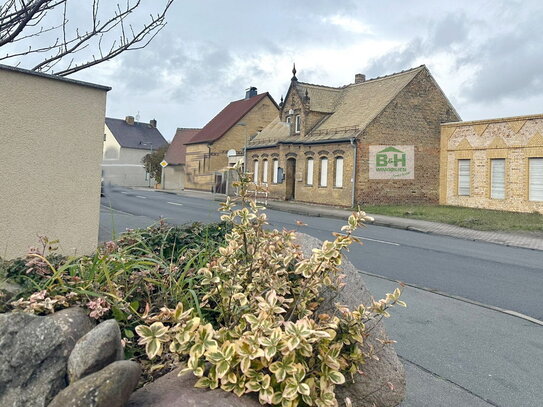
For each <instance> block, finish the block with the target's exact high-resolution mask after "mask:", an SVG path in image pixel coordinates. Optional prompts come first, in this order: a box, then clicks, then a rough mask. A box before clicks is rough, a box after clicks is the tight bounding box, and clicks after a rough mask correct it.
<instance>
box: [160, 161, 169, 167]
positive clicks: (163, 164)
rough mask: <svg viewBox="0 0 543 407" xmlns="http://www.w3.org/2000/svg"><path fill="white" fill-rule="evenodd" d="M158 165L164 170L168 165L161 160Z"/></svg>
mask: <svg viewBox="0 0 543 407" xmlns="http://www.w3.org/2000/svg"><path fill="white" fill-rule="evenodd" d="M160 165H161V167H162V168H165V167H166V166H167V165H168V163H167V162H166V161H165V160H162V161H161V162H160Z"/></svg>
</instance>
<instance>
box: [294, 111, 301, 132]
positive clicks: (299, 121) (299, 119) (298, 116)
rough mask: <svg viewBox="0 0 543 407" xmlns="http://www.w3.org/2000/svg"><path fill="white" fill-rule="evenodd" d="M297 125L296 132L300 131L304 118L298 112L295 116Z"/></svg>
mask: <svg viewBox="0 0 543 407" xmlns="http://www.w3.org/2000/svg"><path fill="white" fill-rule="evenodd" d="M295 126H296V127H295V128H294V132H296V133H299V132H300V130H301V129H302V119H301V117H300V115H299V114H297V115H296V117H295Z"/></svg>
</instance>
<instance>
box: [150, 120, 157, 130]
mask: <svg viewBox="0 0 543 407" xmlns="http://www.w3.org/2000/svg"><path fill="white" fill-rule="evenodd" d="M149 124H150V125H151V127H152V128H154V129H156V119H152V120H150V121H149Z"/></svg>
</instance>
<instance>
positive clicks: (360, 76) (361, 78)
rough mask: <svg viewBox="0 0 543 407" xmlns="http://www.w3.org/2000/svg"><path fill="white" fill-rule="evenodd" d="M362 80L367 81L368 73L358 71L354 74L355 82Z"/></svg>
mask: <svg viewBox="0 0 543 407" xmlns="http://www.w3.org/2000/svg"><path fill="white" fill-rule="evenodd" d="M362 82H366V75H364V74H363V73H357V74H356V75H355V76H354V83H362Z"/></svg>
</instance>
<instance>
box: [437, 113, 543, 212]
mask: <svg viewBox="0 0 543 407" xmlns="http://www.w3.org/2000/svg"><path fill="white" fill-rule="evenodd" d="M542 134H543V115H537V116H523V117H515V118H507V119H495V120H483V121H476V122H464V123H454V124H445V125H442V126H441V157H440V181H441V184H440V203H441V204H443V205H455V206H467V207H473V208H486V209H496V210H506V211H515V212H533V211H538V212H541V213H543V202H534V201H530V200H529V195H528V193H529V189H528V182H529V174H528V172H529V171H528V168H529V167H528V165H529V161H528V160H529V158H536V157H541V158H543V136H542ZM493 158H504V159H505V199H494V198H491V196H490V160H491V159H493ZM459 159H471V191H470V196H459V195H458V170H457V166H458V160H459Z"/></svg>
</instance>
